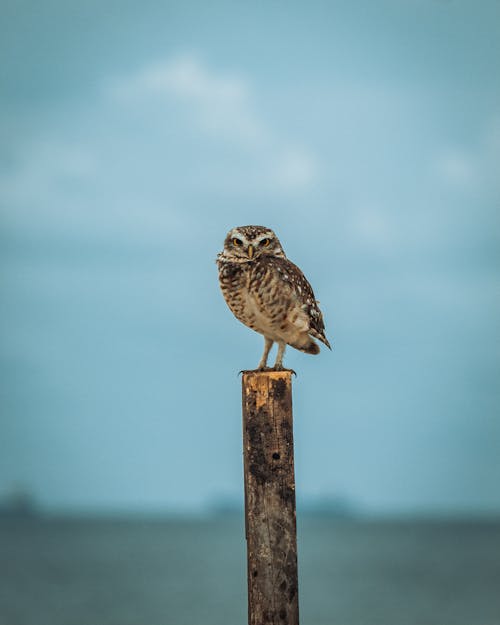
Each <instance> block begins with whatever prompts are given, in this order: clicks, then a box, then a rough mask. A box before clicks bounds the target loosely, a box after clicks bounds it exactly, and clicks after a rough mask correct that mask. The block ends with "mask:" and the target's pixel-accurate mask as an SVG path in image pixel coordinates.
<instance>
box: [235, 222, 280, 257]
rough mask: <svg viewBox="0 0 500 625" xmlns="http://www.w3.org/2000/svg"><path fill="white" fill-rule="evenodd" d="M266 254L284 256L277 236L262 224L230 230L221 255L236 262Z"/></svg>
mask: <svg viewBox="0 0 500 625" xmlns="http://www.w3.org/2000/svg"><path fill="white" fill-rule="evenodd" d="M263 254H267V255H269V256H279V257H280V258H285V252H284V251H283V248H282V247H281V243H280V242H279V239H278V237H277V236H276V235H275V234H274V232H273V231H272V230H271V229H270V228H266V227H264V226H238V227H236V228H233V229H232V230H230V231H229V232H228V234H227V237H226V240H225V241H224V251H223V255H224V257H225V258H226V259H228V260H235V261H237V262H243V261H250V260H254V259H255V258H258V257H259V256H262V255H263Z"/></svg>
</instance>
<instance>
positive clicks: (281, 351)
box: [274, 341, 286, 371]
mask: <svg viewBox="0 0 500 625" xmlns="http://www.w3.org/2000/svg"><path fill="white" fill-rule="evenodd" d="M285 347H286V343H285V342H284V341H278V353H277V355H276V362H275V363H274V369H276V370H277V371H281V370H282V369H283V356H284V355H285Z"/></svg>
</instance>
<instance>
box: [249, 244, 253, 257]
mask: <svg viewBox="0 0 500 625" xmlns="http://www.w3.org/2000/svg"><path fill="white" fill-rule="evenodd" d="M248 258H253V245H249V246H248Z"/></svg>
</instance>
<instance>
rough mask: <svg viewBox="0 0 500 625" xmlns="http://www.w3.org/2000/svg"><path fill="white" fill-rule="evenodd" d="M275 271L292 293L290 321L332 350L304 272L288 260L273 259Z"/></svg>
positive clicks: (321, 315)
mask: <svg viewBox="0 0 500 625" xmlns="http://www.w3.org/2000/svg"><path fill="white" fill-rule="evenodd" d="M272 266H273V269H274V270H275V271H276V272H277V273H278V276H279V279H280V281H281V282H282V283H284V284H286V285H287V287H288V288H289V290H290V291H291V295H292V300H294V301H295V303H296V306H293V307H292V309H291V310H290V311H289V313H288V320H289V322H290V323H292V324H293V325H294V326H295V327H296V328H297V330H299V331H301V332H307V333H308V334H310V335H311V336H313V337H314V338H317V339H318V340H320V341H321V342H322V343H324V344H325V345H326V346H327V347H328V348H330V349H331V347H330V343H329V342H328V340H327V338H326V336H325V323H324V321H323V314H322V312H321V310H320V308H319V306H318V302H317V301H316V298H315V297H314V292H313V289H312V286H311V285H310V284H309V282H308V280H307V278H306V277H305V276H304V274H303V273H302V271H301V270H300V269H299V268H298V267H297V265H295V264H294V263H292V262H291V261H290V260H288V258H276V257H275V258H273V260H272Z"/></svg>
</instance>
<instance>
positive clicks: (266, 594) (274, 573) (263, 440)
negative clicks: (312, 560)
mask: <svg viewBox="0 0 500 625" xmlns="http://www.w3.org/2000/svg"><path fill="white" fill-rule="evenodd" d="M242 385H243V446H244V450H243V455H244V479H245V524H246V539H247V554H248V622H249V625H267V624H272V625H298V622H299V606H298V578H297V531H296V519H295V477H294V460H293V418H292V382H291V373H290V372H289V371H265V372H256V371H249V372H244V373H243V380H242Z"/></svg>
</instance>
